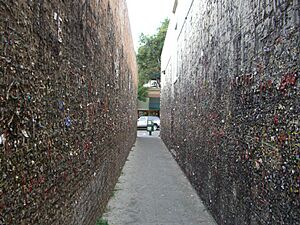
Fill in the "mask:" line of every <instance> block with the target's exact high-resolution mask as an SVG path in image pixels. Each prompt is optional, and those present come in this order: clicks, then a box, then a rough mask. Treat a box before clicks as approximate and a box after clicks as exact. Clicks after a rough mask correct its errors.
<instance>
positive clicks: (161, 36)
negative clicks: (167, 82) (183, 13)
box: [137, 19, 169, 85]
mask: <svg viewBox="0 0 300 225" xmlns="http://www.w3.org/2000/svg"><path fill="white" fill-rule="evenodd" d="M168 25H169V20H168V19H165V20H164V21H163V22H162V23H161V26H160V27H159V28H158V29H157V33H156V34H154V35H144V34H141V35H140V39H139V41H140V47H139V49H138V53H137V63H138V72H139V84H141V85H143V84H144V83H146V82H148V81H149V80H151V79H160V56H161V53H162V49H163V45H164V41H165V37H166V33H167V29H168Z"/></svg>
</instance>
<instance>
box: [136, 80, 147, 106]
mask: <svg viewBox="0 0 300 225" xmlns="http://www.w3.org/2000/svg"><path fill="white" fill-rule="evenodd" d="M147 95H148V88H146V87H143V85H142V84H139V86H138V100H139V101H142V102H145V101H146V98H147Z"/></svg>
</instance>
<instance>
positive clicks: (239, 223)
mask: <svg viewBox="0 0 300 225" xmlns="http://www.w3.org/2000/svg"><path fill="white" fill-rule="evenodd" d="M299 7H300V2H299V1H298V0H226V1H225V0H220V1H213V0H193V1H192V0H189V1H178V6H177V9H176V12H175V14H174V15H173V18H171V21H170V25H169V30H168V33H167V37H166V42H165V45H164V49H163V53H162V73H161V75H162V78H161V79H162V90H161V137H162V139H163V141H164V142H165V143H166V145H167V147H168V148H169V150H170V152H171V153H172V154H173V156H174V158H175V159H176V160H177V162H178V163H179V165H180V166H181V168H182V169H183V171H184V172H185V174H186V175H187V177H188V178H189V180H190V181H191V183H192V185H193V186H194V188H195V189H196V190H197V192H198V194H199V195H200V197H201V198H202V199H203V200H204V202H205V204H206V206H207V207H208V209H209V210H210V211H211V212H212V214H213V216H214V217H215V219H216V221H217V222H218V224H220V225H221V224H230V225H233V224H234V225H249V224H251V225H267V224H272V225H273V224H274V225H275V224H281V225H296V224H299V223H300V220H299V214H300V211H299V210H300V202H299V150H300V82H299V76H300V68H299V65H300V55H299V53H300V30H299V27H300V10H299Z"/></svg>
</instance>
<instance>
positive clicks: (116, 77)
mask: <svg viewBox="0 0 300 225" xmlns="http://www.w3.org/2000/svg"><path fill="white" fill-rule="evenodd" d="M0 16H1V20H0V33H1V36H0V40H1V43H0V64H1V68H0V168H1V170H0V171H1V172H0V224H1V225H2V224H6V225H8V224H20V225H22V224H24V225H25V224H26V225H27V224H51V225H53V224H59V225H62V224H78V225H82V224H84V225H89V224H95V221H96V219H97V218H98V217H99V216H100V215H101V213H102V212H103V210H104V207H105V205H106V202H107V201H108V198H109V196H110V193H111V190H112V188H113V187H114V184H115V183H116V181H117V178H118V176H119V174H120V170H121V168H122V166H123V164H124V162H125V159H126V157H127V155H128V152H129V150H130V149H131V146H132V145H133V143H134V141H135V136H136V134H135V129H136V117H137V115H136V110H137V109H136V86H137V72H136V64H135V54H134V50H133V44H132V38H131V33H130V26H129V22H128V15H127V8H126V3H125V1H123V0H121V1H120V0H90V1H88V0H72V1H61V0H51V1H50V0H35V1H30V0H28V1H27V0H16V1H12V0H4V1H0Z"/></svg>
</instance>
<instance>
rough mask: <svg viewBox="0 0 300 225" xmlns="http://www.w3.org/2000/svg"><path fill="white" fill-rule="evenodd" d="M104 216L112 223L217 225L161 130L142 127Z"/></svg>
mask: <svg viewBox="0 0 300 225" xmlns="http://www.w3.org/2000/svg"><path fill="white" fill-rule="evenodd" d="M104 218H106V219H107V220H108V224H109V225H121V224H122V225H197V224H203V225H216V223H215V222H214V219H213V218H212V217H211V216H210V214H209V213H208V211H207V209H206V208H205V207H204V205H203V204H202V202H201V200H200V199H199V197H198V195H197V193H196V192H195V190H194V189H193V188H192V186H191V185H190V183H189V181H188V180H187V178H186V177H185V175H184V174H183V172H182V171H181V169H180V167H179V166H178V164H177V163H176V162H175V160H174V159H173V157H172V156H171V154H170V152H169V151H168V149H167V148H166V146H165V145H164V143H163V142H162V140H161V139H160V137H159V132H158V131H156V132H154V133H153V136H149V135H148V133H147V132H146V131H138V137H137V141H136V143H135V146H134V148H133V149H132V151H131V152H130V154H129V157H128V160H127V162H126V164H125V166H124V169H123V173H122V175H121V177H120V178H119V182H118V183H117V185H116V187H115V192H114V195H113V197H112V198H111V200H110V201H109V203H108V207H107V212H106V213H105V214H104Z"/></svg>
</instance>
